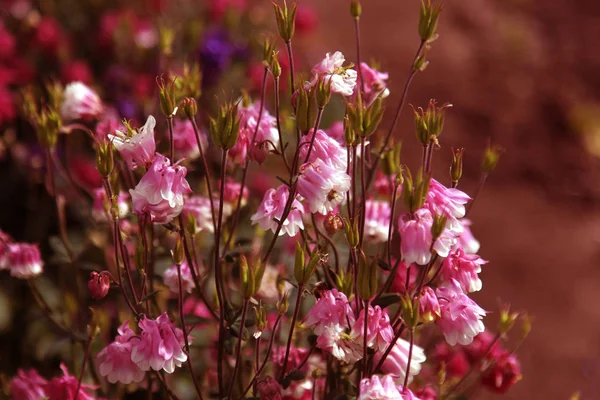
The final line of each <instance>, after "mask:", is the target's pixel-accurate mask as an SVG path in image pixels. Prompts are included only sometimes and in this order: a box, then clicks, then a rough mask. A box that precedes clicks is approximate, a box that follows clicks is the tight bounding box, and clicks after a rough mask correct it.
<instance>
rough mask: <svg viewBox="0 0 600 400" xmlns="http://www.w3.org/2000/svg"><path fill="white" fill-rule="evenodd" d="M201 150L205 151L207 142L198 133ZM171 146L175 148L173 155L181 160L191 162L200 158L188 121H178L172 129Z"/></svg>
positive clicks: (202, 135)
mask: <svg viewBox="0 0 600 400" xmlns="http://www.w3.org/2000/svg"><path fill="white" fill-rule="evenodd" d="M198 136H199V137H200V144H202V149H203V150H204V151H206V149H207V147H208V146H207V141H206V136H205V135H204V134H203V133H202V132H198ZM173 144H174V146H175V154H176V155H177V156H178V157H181V158H189V159H191V160H193V159H195V158H198V157H199V156H200V149H199V148H198V142H197V141H196V134H195V133H194V126H193V125H192V123H191V121H190V120H187V119H186V120H178V121H177V123H176V124H175V127H174V128H173Z"/></svg>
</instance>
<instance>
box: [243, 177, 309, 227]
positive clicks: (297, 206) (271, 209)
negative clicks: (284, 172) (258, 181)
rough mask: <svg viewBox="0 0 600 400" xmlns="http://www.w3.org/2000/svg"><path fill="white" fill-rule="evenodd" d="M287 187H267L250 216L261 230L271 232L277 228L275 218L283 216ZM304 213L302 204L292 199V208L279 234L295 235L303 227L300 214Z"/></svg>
mask: <svg viewBox="0 0 600 400" xmlns="http://www.w3.org/2000/svg"><path fill="white" fill-rule="evenodd" d="M288 196H289V188H288V187H287V186H285V185H281V186H279V187H278V188H277V189H269V190H267V192H266V193H265V196H264V197H263V201H262V202H261V203H260V207H259V208H258V211H256V213H255V214H254V215H252V217H251V218H250V219H251V220H252V223H253V224H258V225H259V226H260V228H261V229H262V230H265V231H266V230H269V229H270V230H271V231H272V232H273V233H275V231H276V230H277V226H278V224H277V222H275V221H274V220H273V219H274V218H276V219H277V220H279V219H281V217H282V216H283V211H284V209H285V205H286V203H287V201H288ZM303 213H304V206H303V205H302V203H300V202H299V201H298V200H294V202H293V203H292V210H291V211H290V213H289V214H288V216H287V218H286V220H285V221H284V222H283V225H282V227H281V230H280V231H279V236H281V235H284V234H287V235H289V236H296V234H297V233H298V231H299V230H302V229H304V224H303V223H302V214H303Z"/></svg>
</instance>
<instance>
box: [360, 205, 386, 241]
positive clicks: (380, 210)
mask: <svg viewBox="0 0 600 400" xmlns="http://www.w3.org/2000/svg"><path fill="white" fill-rule="evenodd" d="M391 214H392V210H391V209H390V203H389V202H387V201H379V200H367V203H366V205H365V233H366V239H368V240H370V241H372V242H375V243H380V242H387V240H388V233H389V228H390V218H391Z"/></svg>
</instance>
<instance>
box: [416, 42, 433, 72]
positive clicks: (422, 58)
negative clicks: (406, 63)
mask: <svg viewBox="0 0 600 400" xmlns="http://www.w3.org/2000/svg"><path fill="white" fill-rule="evenodd" d="M430 48H431V46H429V45H425V47H424V48H423V52H422V53H421V54H420V55H419V57H417V59H416V60H415V63H414V64H413V70H414V71H416V72H423V71H425V69H426V68H427V66H428V65H429V61H427V53H429V49H430Z"/></svg>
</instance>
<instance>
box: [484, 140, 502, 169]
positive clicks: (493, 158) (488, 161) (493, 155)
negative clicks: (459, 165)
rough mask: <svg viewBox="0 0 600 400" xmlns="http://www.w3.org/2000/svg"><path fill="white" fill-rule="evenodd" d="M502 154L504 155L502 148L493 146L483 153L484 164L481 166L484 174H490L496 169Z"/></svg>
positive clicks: (490, 145) (489, 146)
mask: <svg viewBox="0 0 600 400" xmlns="http://www.w3.org/2000/svg"><path fill="white" fill-rule="evenodd" d="M500 154H502V148H501V147H500V146H497V145H492V144H489V145H488V146H487V148H486V149H485V151H484V153H483V162H482V164H481V169H482V170H483V172H484V173H486V174H488V173H490V172H491V171H492V170H493V169H495V168H496V165H497V164H498V160H499V159H500Z"/></svg>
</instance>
